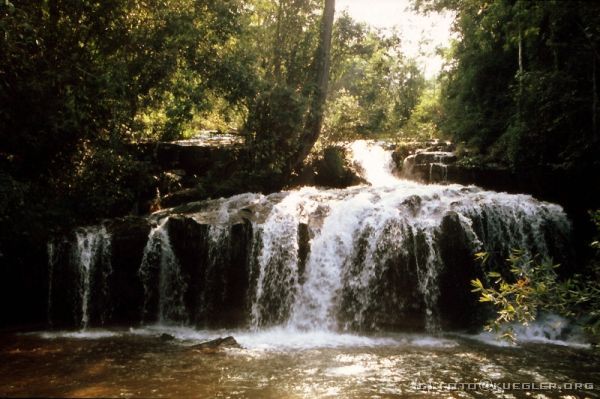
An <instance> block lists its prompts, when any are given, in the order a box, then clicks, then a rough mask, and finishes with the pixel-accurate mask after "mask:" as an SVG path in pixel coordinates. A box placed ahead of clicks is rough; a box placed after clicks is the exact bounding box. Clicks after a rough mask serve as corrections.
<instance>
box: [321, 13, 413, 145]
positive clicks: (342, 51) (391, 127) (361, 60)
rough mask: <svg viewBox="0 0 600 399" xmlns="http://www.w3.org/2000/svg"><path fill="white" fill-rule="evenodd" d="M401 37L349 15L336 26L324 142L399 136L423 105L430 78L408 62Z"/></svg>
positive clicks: (411, 61) (410, 60)
mask: <svg viewBox="0 0 600 399" xmlns="http://www.w3.org/2000/svg"><path fill="white" fill-rule="evenodd" d="M400 44H401V41H400V37H398V36H397V35H396V34H391V35H390V34H386V33H383V32H381V31H378V30H376V29H374V28H372V27H369V26H368V25H365V24H362V23H358V22H356V21H354V20H353V19H352V18H351V17H350V16H349V15H348V14H347V13H345V12H343V13H342V14H341V15H340V16H339V17H338V19H337V20H336V23H335V25H334V31H333V44H332V55H331V57H332V61H331V85H330V90H329V95H328V103H327V111H326V115H325V125H324V131H323V135H324V139H325V140H326V141H338V140H344V139H348V138H351V137H357V136H359V137H365V136H369V135H377V134H381V133H392V134H395V133H398V131H399V130H400V128H401V127H402V126H404V125H405V124H406V122H407V121H408V119H409V118H410V116H411V114H412V112H413V110H414V109H415V108H416V106H417V104H418V103H419V99H420V97H421V94H422V92H423V90H424V88H425V79H424V77H423V75H422V73H421V71H420V70H419V68H418V66H417V65H416V62H415V61H414V60H412V59H408V58H406V57H405V56H404V55H403V53H402V50H401V47H400Z"/></svg>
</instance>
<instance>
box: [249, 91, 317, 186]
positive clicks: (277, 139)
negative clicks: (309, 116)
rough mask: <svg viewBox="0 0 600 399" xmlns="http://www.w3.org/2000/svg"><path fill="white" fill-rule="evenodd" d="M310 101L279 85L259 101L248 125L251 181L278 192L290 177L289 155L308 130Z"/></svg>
mask: <svg viewBox="0 0 600 399" xmlns="http://www.w3.org/2000/svg"><path fill="white" fill-rule="evenodd" d="M306 107H307V105H306V98H304V97H302V96H301V95H300V94H298V93H296V92H294V91H293V90H291V89H290V88H289V87H282V86H275V87H273V88H271V89H270V90H268V91H264V92H262V93H261V94H260V95H259V96H258V97H257V99H256V100H255V102H254V104H253V105H252V108H251V109H250V114H249V118H248V121H247V123H246V126H245V133H246V146H247V149H248V151H249V154H250V159H249V166H250V168H249V171H250V173H251V174H252V175H251V176H250V179H252V180H253V181H256V182H262V183H263V184H264V186H265V187H266V188H267V189H269V188H272V189H276V188H277V187H278V186H280V185H282V184H283V179H285V178H287V176H286V173H288V171H289V167H290V165H289V164H288V162H289V154H291V153H293V152H294V150H295V149H296V148H297V147H298V140H299V138H300V133H301V132H302V129H303V128H304V114H305V112H306Z"/></svg>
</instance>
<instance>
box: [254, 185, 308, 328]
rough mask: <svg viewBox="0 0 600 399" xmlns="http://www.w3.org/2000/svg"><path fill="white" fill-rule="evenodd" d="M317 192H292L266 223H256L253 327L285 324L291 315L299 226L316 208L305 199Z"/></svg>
mask: <svg viewBox="0 0 600 399" xmlns="http://www.w3.org/2000/svg"><path fill="white" fill-rule="evenodd" d="M312 192H316V190H314V189H304V190H300V191H297V192H290V193H288V194H287V195H286V196H285V198H283V200H281V202H279V203H278V204H276V205H275V206H274V207H273V208H272V210H271V212H270V214H269V216H268V217H267V219H266V220H265V221H264V223H260V224H258V223H255V224H254V230H255V231H256V232H257V233H256V236H255V237H256V238H255V243H257V244H259V245H260V247H259V249H258V251H257V252H258V257H257V267H258V275H257V281H256V291H255V294H254V298H253V303H252V307H251V317H252V320H251V321H252V325H253V326H254V327H260V326H263V325H266V324H274V323H281V322H284V321H285V320H286V318H287V317H288V316H289V311H290V307H291V305H292V303H293V301H294V298H295V295H296V291H297V290H298V284H299V277H300V276H299V270H298V249H299V243H298V226H299V223H300V222H301V221H302V220H304V219H303V216H304V218H305V216H306V211H307V210H308V209H309V208H310V207H314V206H315V205H316V204H315V203H310V201H307V200H306V199H305V197H306V196H307V195H308V194H309V193H312Z"/></svg>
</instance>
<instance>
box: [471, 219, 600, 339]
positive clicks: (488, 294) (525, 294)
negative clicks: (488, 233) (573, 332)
mask: <svg viewBox="0 0 600 399" xmlns="http://www.w3.org/2000/svg"><path fill="white" fill-rule="evenodd" d="M597 214H598V213H596V215H597ZM597 224H598V222H597ZM598 226H599V227H600V224H598ZM592 246H593V247H595V248H598V245H597V242H595V243H592ZM487 256H488V255H487V254H486V253H480V254H477V255H476V257H477V258H478V259H479V260H480V261H481V262H482V263H485V261H486V259H487ZM598 259H600V251H599V252H598V253H597V254H596V258H595V259H593V260H592V261H590V263H589V264H588V266H587V267H586V269H585V270H583V271H582V272H581V273H576V274H574V275H572V276H570V277H568V278H560V276H559V274H558V273H557V268H558V267H559V265H554V264H553V263H552V262H551V261H550V260H547V259H544V260H541V261H540V260H539V259H537V258H534V259H531V258H530V257H529V256H528V255H527V254H526V253H524V252H523V251H520V250H513V251H512V253H511V255H510V256H509V258H508V259H507V265H508V266H509V275H507V276H504V275H502V274H501V273H498V272H495V271H492V272H489V273H488V274H487V278H488V281H489V284H485V283H484V282H482V281H481V280H479V279H475V280H473V281H471V285H472V286H473V290H472V291H473V292H475V293H478V295H479V301H480V302H483V303H489V304H490V305H492V307H493V308H494V309H495V312H496V317H495V319H493V320H491V321H490V322H489V323H488V324H487V325H486V327H485V328H486V330H487V331H493V332H496V333H498V334H499V335H500V336H501V337H502V338H504V339H507V340H510V341H513V342H514V341H516V337H515V335H514V331H513V329H512V325H511V324H513V323H519V324H523V325H528V324H529V323H531V322H532V321H534V320H535V319H536V317H537V316H538V315H539V314H540V312H542V311H545V312H552V313H556V314H559V315H561V316H563V317H567V318H569V319H572V320H574V321H576V322H578V323H581V324H582V325H583V326H584V328H585V329H586V331H587V332H588V333H589V334H590V337H592V338H593V339H598V338H600V262H598ZM513 325H514V324H513Z"/></svg>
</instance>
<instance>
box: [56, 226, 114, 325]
mask: <svg viewBox="0 0 600 399" xmlns="http://www.w3.org/2000/svg"><path fill="white" fill-rule="evenodd" d="M75 242H76V246H75V247H74V254H73V258H74V260H75V261H76V263H77V266H78V269H79V278H80V282H79V296H80V300H81V323H80V324H81V327H82V328H83V329H86V328H87V327H88V324H89V322H90V308H91V305H92V300H93V299H95V300H96V301H97V302H102V300H104V299H105V298H106V297H107V296H108V295H109V293H108V286H107V278H108V275H109V274H110V273H111V272H112V268H111V263H110V254H111V241H110V235H109V234H108V232H107V231H106V228H105V227H104V226H99V227H98V226H94V227H86V228H82V229H78V230H76V232H75ZM49 254H50V253H49ZM49 260H50V262H51V263H52V262H55V259H54V254H53V255H52V257H49ZM96 279H97V280H96ZM94 286H97V287H99V289H98V290H93V287H94ZM92 295H96V296H98V297H99V298H92ZM49 300H51V296H50V297H49ZM99 315H100V317H99V318H100V323H101V324H102V323H103V321H104V320H103V319H104V317H105V313H104V312H103V311H100V312H99Z"/></svg>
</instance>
